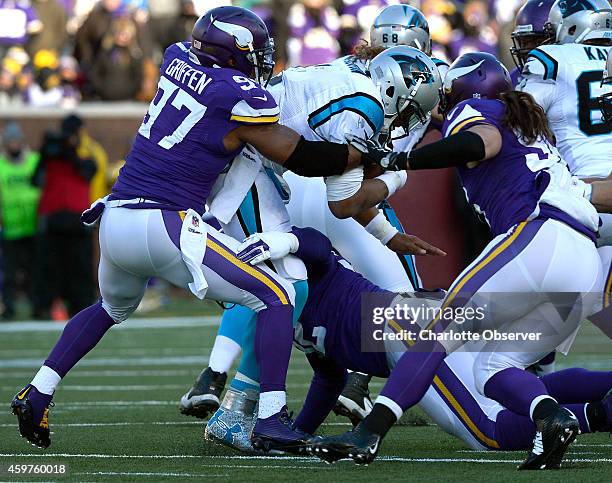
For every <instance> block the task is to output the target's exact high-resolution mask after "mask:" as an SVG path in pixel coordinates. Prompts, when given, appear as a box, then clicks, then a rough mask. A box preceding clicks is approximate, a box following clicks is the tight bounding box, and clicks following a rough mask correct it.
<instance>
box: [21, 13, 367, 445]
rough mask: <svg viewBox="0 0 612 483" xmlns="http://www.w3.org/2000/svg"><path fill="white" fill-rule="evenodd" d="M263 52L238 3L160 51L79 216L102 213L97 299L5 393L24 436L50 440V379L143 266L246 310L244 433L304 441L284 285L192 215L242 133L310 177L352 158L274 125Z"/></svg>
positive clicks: (124, 305)
mask: <svg viewBox="0 0 612 483" xmlns="http://www.w3.org/2000/svg"><path fill="white" fill-rule="evenodd" d="M272 52H273V44H272V40H271V39H270V36H269V35H268V31H267V28H266V26H265V24H264V23H263V21H262V20H261V19H260V18H259V17H257V16H256V15H255V14H253V13H252V12H250V11H248V10H246V9H243V8H239V7H220V8H217V9H213V10H211V11H209V12H208V13H206V14H205V15H204V16H203V17H201V18H200V19H199V20H198V21H197V22H196V24H195V26H194V29H193V35H192V42H184V43H177V44H175V45H172V46H171V47H169V48H168V49H167V51H166V53H165V55H164V60H163V63H162V66H161V77H160V81H159V88H158V92H157V95H156V96H155V99H154V101H153V102H152V103H151V104H150V106H149V110H148V112H147V114H146V116H145V118H144V120H143V122H142V125H141V126H140V128H139V130H138V134H137V136H136V138H135V140H134V143H133V146H132V149H131V151H130V153H129V155H128V157H127V160H126V164H125V166H124V167H123V168H122V170H121V172H120V175H119V178H118V180H117V182H116V184H115V185H114V187H113V189H112V193H111V195H110V196H109V197H107V198H105V199H104V200H100V202H98V203H96V204H95V206H94V207H92V209H91V210H88V211H87V212H86V213H85V214H84V219H85V221H86V222H89V223H94V222H96V221H97V220H98V219H101V226H100V250H101V260H100V266H99V281H100V292H101V294H102V300H101V301H100V302H98V303H96V304H94V305H92V306H91V307H89V308H87V309H85V310H83V311H81V312H80V313H79V314H77V315H76V316H75V317H74V318H72V319H71V320H70V321H69V322H68V324H67V326H66V328H65V330H64V332H63V333H62V335H61V337H60V339H59V341H58V342H57V344H56V345H55V347H54V348H53V350H52V351H51V353H50V354H49V356H48V358H47V360H46V361H45V363H44V365H43V366H42V368H41V369H40V371H39V372H38V373H37V374H36V376H35V377H34V379H33V380H32V382H31V383H30V384H28V385H27V386H26V387H25V388H24V389H23V390H21V391H20V392H19V394H17V395H16V396H15V398H14V399H13V402H12V410H13V413H14V414H15V415H16V416H17V417H18V420H19V430H20V432H21V435H22V436H23V437H24V438H27V439H28V441H30V442H31V443H33V444H35V445H37V446H40V447H43V448H46V447H48V446H49V444H50V431H49V422H48V413H49V407H50V405H51V400H52V397H53V393H54V391H55V388H56V387H57V385H58V384H59V382H60V380H61V379H62V378H63V377H64V376H65V375H66V374H67V373H68V371H69V370H70V369H71V368H72V367H73V366H74V365H75V364H76V363H77V362H78V361H79V360H80V359H81V358H82V357H84V356H85V355H86V354H87V353H88V352H89V351H90V350H91V349H92V348H93V347H95V346H96V344H97V343H98V342H99V341H100V339H101V338H102V337H103V335H104V334H105V332H106V331H107V330H108V329H110V328H111V327H112V326H113V325H114V324H117V323H120V322H123V321H124V320H125V319H127V318H128V317H129V316H130V314H131V313H132V312H133V311H134V310H135V309H136V307H137V306H138V304H139V303H140V301H141V299H142V296H143V294H144V291H145V288H146V286H147V282H148V280H149V278H150V277H153V276H156V277H161V278H164V279H166V280H168V281H169V282H171V283H173V284H175V285H177V286H179V287H184V288H186V289H189V290H191V291H192V292H193V293H194V294H195V295H196V296H197V297H198V298H200V299H202V298H205V297H207V298H210V299H214V300H222V301H227V302H232V303H238V304H242V305H245V306H247V307H249V308H251V309H252V310H254V311H255V312H257V328H256V332H257V334H256V345H255V350H256V352H257V354H258V359H259V362H260V366H261V396H260V403H259V413H258V417H259V419H258V420H257V425H256V427H255V429H254V431H253V437H254V439H255V440H258V441H262V442H265V443H266V444H268V445H269V446H272V447H278V448H284V449H290V448H291V446H292V445H293V444H295V443H296V442H301V441H303V438H304V435H303V434H301V433H299V432H296V431H295V430H293V429H292V427H291V423H290V418H289V415H288V412H287V409H286V405H285V377H286V371H287V365H288V363H289V355H290V352H291V341H292V314H293V304H294V290H293V288H292V286H291V285H290V284H289V283H288V282H287V281H286V280H284V279H283V278H282V277H280V276H279V275H277V274H276V273H274V272H273V271H272V270H270V269H269V268H267V267H264V268H253V267H251V266H248V265H246V264H244V263H242V262H241V261H240V260H238V259H237V258H236V256H235V248H236V247H237V245H238V242H237V241H236V240H234V239H232V238H230V237H228V236H227V235H224V234H221V233H220V232H218V231H217V230H215V229H214V228H212V227H211V226H208V225H207V224H205V223H204V221H203V220H202V217H201V215H202V214H203V213H204V211H205V206H204V202H205V200H206V198H207V197H208V194H209V192H210V190H211V187H212V186H213V184H214V182H215V180H216V179H217V177H218V175H219V173H220V172H221V171H222V170H223V169H224V168H225V166H226V165H227V164H228V162H229V161H230V160H231V159H233V158H234V157H235V156H236V155H237V153H238V152H240V151H241V150H242V148H243V147H244V146H245V144H247V143H249V144H251V145H252V146H254V147H255V148H256V149H258V150H260V152H261V153H263V154H264V155H265V156H266V157H268V158H270V159H272V160H275V161H276V162H279V163H281V164H283V165H284V166H285V167H286V168H288V169H295V170H296V171H297V172H300V173H301V174H306V175H310V176H322V175H323V176H325V175H328V176H333V175H340V174H342V173H343V172H344V171H345V170H346V169H347V168H348V169H353V168H355V167H357V166H359V165H360V163H361V159H360V158H361V154H360V152H359V151H357V150H354V149H353V148H350V147H348V146H347V145H346V144H334V143H329V142H313V141H306V140H305V139H304V138H302V137H300V135H299V134H297V133H295V132H294V131H292V130H291V129H289V128H288V127H286V126H282V125H280V124H278V122H277V121H278V117H279V109H278V105H277V104H276V101H275V100H274V97H273V96H272V95H271V94H270V93H269V92H268V91H266V90H265V89H264V88H263V87H262V86H261V85H260V83H265V82H266V81H267V78H269V76H270V74H271V71H272V67H273V62H272V60H271V59H272ZM321 160H324V162H322V161H321Z"/></svg>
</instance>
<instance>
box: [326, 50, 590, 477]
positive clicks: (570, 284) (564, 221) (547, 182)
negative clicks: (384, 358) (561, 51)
mask: <svg viewBox="0 0 612 483" xmlns="http://www.w3.org/2000/svg"><path fill="white" fill-rule="evenodd" d="M511 89H512V84H511V80H510V76H509V74H508V71H507V70H506V69H505V67H504V66H503V65H502V64H501V63H500V62H499V61H497V59H495V57H493V56H491V55H489V54H483V53H471V54H466V55H464V56H462V57H460V58H459V59H457V60H456V61H455V62H454V63H453V64H452V65H451V68H450V70H449V72H448V74H447V76H446V79H445V82H444V94H445V95H444V103H445V106H446V109H447V112H448V114H447V115H446V120H445V123H444V127H443V130H444V135H445V137H446V138H445V139H444V140H442V141H438V142H436V143H433V144H430V145H428V146H425V147H423V148H420V149H417V150H414V151H412V152H411V153H410V155H406V154H405V153H390V154H389V153H387V154H384V153H380V154H378V155H376V150H375V149H374V147H373V148H372V154H371V155H372V158H373V159H375V160H377V162H378V163H379V164H380V165H381V166H385V167H388V168H392V169H412V170H413V169H436V168H442V167H450V166H457V167H458V169H459V174H460V176H461V179H462V182H463V186H464V190H465V192H466V195H467V197H468V199H469V202H470V203H471V204H472V205H473V206H474V208H475V209H476V210H477V211H478V212H479V213H480V214H481V216H482V217H483V219H484V220H486V221H487V223H488V224H489V226H490V228H491V232H492V234H493V235H494V236H495V238H494V239H493V240H492V241H491V243H490V244H489V245H488V246H487V247H486V248H485V250H484V251H483V252H482V254H481V255H480V256H479V257H478V258H477V259H476V260H475V261H474V262H473V263H472V264H470V266H468V267H467V268H466V269H465V271H464V272H463V273H462V274H461V275H459V277H458V278H457V279H456V280H455V282H454V283H453V284H452V286H451V289H450V291H449V293H448V295H447V297H446V299H445V301H444V304H443V307H451V308H456V307H483V308H485V310H486V315H485V317H484V319H483V321H484V322H483V323H486V324H491V325H492V326H493V327H506V328H510V329H512V330H518V331H522V332H523V333H525V332H533V331H540V332H541V333H543V334H544V335H543V336H542V337H541V338H539V339H538V342H537V343H534V345H530V346H525V347H522V346H521V347H520V348H519V347H516V346H515V345H513V343H510V344H503V343H502V344H499V345H497V344H496V343H491V344H486V345H485V346H484V347H483V349H482V352H481V353H480V354H479V355H478V357H477V359H476V363H475V365H474V377H475V380H476V386H477V388H478V391H479V392H480V393H481V394H483V395H485V396H487V397H488V398H490V399H493V400H495V401H498V402H499V403H500V404H502V405H503V406H504V407H506V408H507V409H509V410H511V411H513V412H515V413H517V414H520V415H522V416H527V417H529V418H531V420H532V421H533V422H534V423H535V425H536V427H537V432H536V438H535V439H534V447H533V449H532V450H531V452H530V453H529V455H528V457H527V459H526V460H525V461H524V463H523V464H522V465H521V466H520V468H521V469H542V468H557V467H559V465H560V463H561V459H562V457H563V455H564V453H565V451H566V449H567V447H568V446H569V444H571V443H572V442H573V440H574V439H575V437H576V435H577V434H578V431H579V423H578V421H577V419H576V417H575V416H574V415H573V414H572V413H571V412H570V411H568V410H567V409H564V408H562V407H560V406H559V404H558V402H557V401H556V400H555V399H554V398H552V397H551V396H550V394H549V393H548V389H547V388H546V386H545V385H544V383H543V382H542V381H541V380H540V379H539V378H537V377H536V376H535V375H533V374H530V373H528V372H526V371H524V370H523V369H524V368H526V367H528V366H529V365H531V364H533V363H534V362H536V361H538V360H539V359H541V358H542V357H543V356H544V355H546V354H548V353H549V352H551V351H552V350H553V349H555V348H557V347H563V348H564V349H567V348H568V347H567V345H565V346H564V344H569V343H571V338H572V335H573V334H574V333H575V331H576V330H577V328H578V326H579V323H580V321H581V320H582V319H583V317H584V316H585V315H587V314H589V313H592V312H591V310H592V307H591V305H592V303H593V302H592V301H590V300H589V299H588V297H586V296H584V297H582V296H581V295H580V294H588V293H590V292H594V291H596V290H597V287H600V285H601V280H602V269H601V262H600V259H599V256H598V253H597V249H596V247H595V244H594V241H595V237H596V231H597V228H598V222H599V218H598V216H597V212H596V211H595V209H594V208H593V206H592V205H591V204H590V203H589V202H588V200H586V199H585V198H584V196H583V193H578V192H577V190H573V189H571V188H572V186H573V184H574V180H573V179H572V177H571V176H570V174H569V171H568V170H567V165H566V164H565V163H564V162H563V161H562V159H561V157H560V156H559V153H558V152H557V150H556V149H555V148H554V146H553V145H552V139H553V134H552V133H551V131H550V129H549V127H548V123H547V120H546V116H545V114H544V112H543V110H542V109H541V108H539V107H538V105H537V104H536V103H535V102H534V100H533V98H532V97H531V96H529V95H526V94H524V93H518V92H514V91H512V90H511ZM568 273H571V274H572V277H567V274H568ZM500 292H505V293H506V294H505V295H508V299H505V298H504V297H500V300H497V299H496V298H495V297H496V295H495V294H499V293H500ZM488 293H490V294H493V295H492V297H489V298H488V299H487V294H488ZM512 293H517V295H511V294H512ZM551 294H554V295H551ZM564 294H565V295H564ZM483 298H484V299H487V300H484V301H483ZM485 304H487V305H485ZM468 325H469V324H468ZM428 328H430V329H432V330H433V331H434V332H435V333H439V334H441V337H439V338H438V337H434V338H433V339H434V340H428V339H421V340H419V341H418V342H416V343H415V344H414V346H413V347H412V348H411V349H410V350H409V351H408V352H406V353H405V354H404V355H403V356H402V357H401V358H400V359H399V361H398V363H397V365H396V368H395V370H394V371H393V373H392V374H391V376H390V378H389V380H388V381H387V384H386V385H385V387H384V388H383V390H382V392H381V393H380V395H379V397H378V399H377V400H376V403H375V405H374V408H373V410H372V412H371V413H370V414H369V415H368V416H367V417H366V418H365V419H364V421H363V422H362V423H361V424H359V426H357V428H356V429H355V430H353V431H351V432H349V433H345V434H343V435H339V436H335V437H329V438H323V439H322V440H321V441H318V442H316V443H315V444H314V448H315V450H316V449H317V448H318V451H322V452H325V451H327V452H331V451H334V452H335V454H337V455H339V454H341V455H345V456H346V455H349V454H351V455H353V459H356V460H358V461H360V462H362V463H367V462H370V461H372V460H373V459H374V458H375V456H376V453H377V450H378V448H379V445H380V441H381V439H382V438H383V437H384V435H385V434H386V433H387V431H388V430H389V429H390V428H391V426H392V425H393V424H395V422H396V421H397V420H398V419H399V417H400V416H401V415H402V413H403V411H405V410H406V409H407V408H409V407H411V406H413V405H414V404H416V403H418V401H419V400H420V399H421V398H422V397H423V395H424V394H425V392H426V390H427V387H428V386H429V384H431V382H432V380H433V377H434V373H435V371H436V370H437V369H438V367H439V366H440V363H441V362H442V361H443V360H444V358H445V356H446V355H447V354H449V353H451V352H453V351H454V350H455V349H456V348H457V344H460V341H459V342H456V341H454V340H453V339H452V338H449V337H444V334H443V332H444V331H446V332H445V334H447V335H448V334H449V333H451V332H455V331H456V332H462V331H464V330H469V327H468V326H465V325H463V326H462V325H460V324H459V323H451V324H450V327H448V322H445V321H444V320H441V319H439V318H435V319H434V320H432V321H431V323H430V324H429V325H428ZM516 387H521V391H516Z"/></svg>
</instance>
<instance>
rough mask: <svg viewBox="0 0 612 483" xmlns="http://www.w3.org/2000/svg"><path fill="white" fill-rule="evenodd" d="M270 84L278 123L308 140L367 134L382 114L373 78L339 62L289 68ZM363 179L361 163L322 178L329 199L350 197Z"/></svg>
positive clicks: (372, 131) (375, 129)
mask: <svg viewBox="0 0 612 483" xmlns="http://www.w3.org/2000/svg"><path fill="white" fill-rule="evenodd" d="M268 90H269V92H270V93H272V95H273V96H274V98H275V99H276V101H277V103H278V105H279V107H280V119H279V123H280V124H282V125H284V126H287V127H290V128H291V129H293V130H294V131H296V132H297V133H299V134H301V135H302V136H304V138H306V139H307V140H309V141H321V140H324V141H331V142H335V143H343V144H346V142H347V136H349V135H354V136H357V137H360V138H364V139H370V138H371V137H372V136H374V134H376V133H378V131H380V128H381V127H382V125H383V122H384V119H385V115H384V110H383V104H382V100H381V98H380V93H379V92H378V89H377V88H376V87H375V86H374V83H373V82H372V80H371V79H370V78H369V77H368V76H366V75H365V74H363V73H360V72H352V71H350V70H349V69H347V68H345V67H344V66H342V65H330V64H324V65H314V66H310V67H295V68H291V69H288V70H286V71H284V72H283V73H282V74H280V75H278V76H276V77H275V78H273V79H272V80H271V81H270V84H269V86H268ZM272 167H275V166H272ZM362 181H363V168H361V167H359V168H355V169H353V170H350V171H348V172H346V173H344V174H343V175H341V176H330V177H328V178H326V179H325V183H326V185H327V188H328V189H327V195H328V199H329V200H330V201H338V200H342V199H346V198H350V197H351V196H353V195H354V194H355V193H356V192H357V191H358V190H359V188H360V186H361V182H362Z"/></svg>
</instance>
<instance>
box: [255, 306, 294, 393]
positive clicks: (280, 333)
mask: <svg viewBox="0 0 612 483" xmlns="http://www.w3.org/2000/svg"><path fill="white" fill-rule="evenodd" d="M292 316H293V307H292V306H291V305H274V306H269V307H268V308H266V309H264V310H261V311H259V312H258V313H257V326H256V327H255V356H256V357H257V363H258V364H259V372H260V387H261V392H262V393H264V392H268V391H284V390H285V379H286V378H287V369H288V367H289V357H290V356H291V347H292V344H293V326H292V324H291V320H292Z"/></svg>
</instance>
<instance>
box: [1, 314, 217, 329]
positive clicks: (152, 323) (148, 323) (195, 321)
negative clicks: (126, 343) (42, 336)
mask: <svg viewBox="0 0 612 483" xmlns="http://www.w3.org/2000/svg"><path fill="white" fill-rule="evenodd" d="M220 321H221V316H220V315H219V316H215V315H206V316H202V317H150V318H143V319H130V320H128V321H127V322H123V323H122V324H118V325H115V326H114V327H113V328H112V330H130V329H174V328H176V327H216V326H218V325H219V322H220ZM65 325H66V324H65V323H64V322H54V321H51V320H49V321H47V320H43V321H34V320H25V321H23V322H5V323H2V324H0V333H2V332H6V333H19V332H59V331H61V330H63V328H64V326H65Z"/></svg>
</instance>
